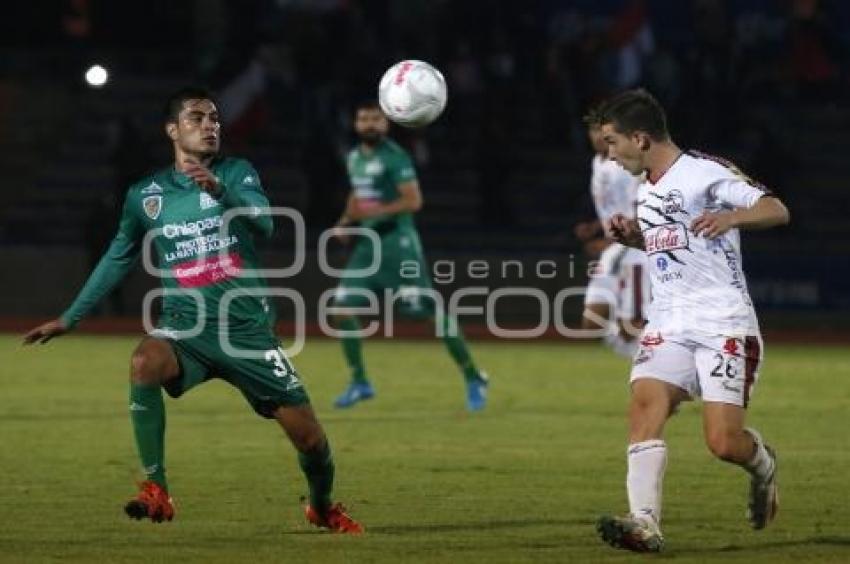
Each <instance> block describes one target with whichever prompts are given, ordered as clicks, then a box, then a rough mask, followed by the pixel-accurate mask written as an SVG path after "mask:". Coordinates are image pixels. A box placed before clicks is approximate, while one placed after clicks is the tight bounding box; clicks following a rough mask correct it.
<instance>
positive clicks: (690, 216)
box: [637, 152, 766, 336]
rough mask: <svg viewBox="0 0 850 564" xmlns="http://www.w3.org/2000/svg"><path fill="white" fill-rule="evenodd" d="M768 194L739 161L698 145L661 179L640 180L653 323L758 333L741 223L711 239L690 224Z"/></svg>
mask: <svg viewBox="0 0 850 564" xmlns="http://www.w3.org/2000/svg"><path fill="white" fill-rule="evenodd" d="M765 194H766V190H764V188H763V187H761V186H759V185H757V184H755V183H754V182H752V181H751V180H750V179H748V178H747V177H746V176H744V175H743V174H742V173H741V172H740V171H739V170H738V169H736V168H735V167H734V165H732V164H730V163H728V162H725V161H722V160H720V159H716V158H713V157H709V156H707V155H704V154H702V153H697V152H688V153H684V154H682V155H681V156H680V157H679V159H678V160H677V161H676V162H675V163H673V165H672V166H671V167H670V168H669V169H668V170H667V172H666V173H664V175H663V176H662V177H661V178H660V179H659V180H658V181H657V182H655V183H652V182H649V181H644V182H642V183H641V185H640V187H639V189H638V207H637V214H638V222H639V224H640V228H641V231H642V232H643V238H644V244H645V247H646V254H647V258H648V263H649V264H648V268H649V271H650V284H651V287H652V304H651V305H650V309H649V323H650V326H651V328H648V330H652V331H659V332H661V333H662V334H663V333H667V334H685V335H687V334H690V333H702V334H714V335H729V336H735V335H753V334H757V333H758V321H757V320H756V316H755V310H754V309H753V304H752V301H751V300H750V296H749V292H748V291H747V282H746V280H745V278H744V271H743V269H742V266H741V239H740V235H739V233H738V230H737V229H732V230H730V231H728V232H727V233H725V234H724V235H722V236H720V237H718V238H716V239H713V240H712V239H707V238H705V237H703V236H699V237H697V236H695V235H694V234H693V233H692V232H691V230H690V226H691V223H692V222H693V221H694V220H695V219H696V218H697V217H699V216H700V215H702V214H703V213H704V212H717V211H722V210H731V209H733V208H736V207H738V208H749V207H752V206H753V205H755V203H756V202H757V201H758V199H759V198H761V197H762V196H764V195H765Z"/></svg>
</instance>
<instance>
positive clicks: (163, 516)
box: [124, 480, 174, 523]
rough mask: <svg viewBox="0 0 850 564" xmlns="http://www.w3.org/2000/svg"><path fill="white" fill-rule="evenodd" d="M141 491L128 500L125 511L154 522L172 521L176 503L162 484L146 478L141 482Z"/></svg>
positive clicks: (132, 515)
mask: <svg viewBox="0 0 850 564" xmlns="http://www.w3.org/2000/svg"><path fill="white" fill-rule="evenodd" d="M139 489H140V491H139V493H138V494H137V495H136V497H135V498H133V499H131V500H130V501H128V502H127V505H125V506H124V512H125V513H127V515H128V516H129V517H132V518H133V519H145V518H147V519H150V520H151V521H153V522H154V523H161V522H163V521H171V520H172V519H173V518H174V504H173V501H172V499H171V497H170V496H169V495H168V492H166V491H165V490H164V489H163V488H162V486H160V485H159V484H157V483H156V482H151V481H150V480H145V481H144V482H142V483H140V484H139Z"/></svg>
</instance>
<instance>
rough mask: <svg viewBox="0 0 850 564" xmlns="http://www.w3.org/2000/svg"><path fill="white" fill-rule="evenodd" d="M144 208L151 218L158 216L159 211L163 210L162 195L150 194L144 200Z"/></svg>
mask: <svg viewBox="0 0 850 564" xmlns="http://www.w3.org/2000/svg"><path fill="white" fill-rule="evenodd" d="M142 208H144V210H145V215H147V216H148V217H149V218H151V219H156V218H158V217H159V212H161V211H162V196H148V197H147V198H145V199H144V200H142Z"/></svg>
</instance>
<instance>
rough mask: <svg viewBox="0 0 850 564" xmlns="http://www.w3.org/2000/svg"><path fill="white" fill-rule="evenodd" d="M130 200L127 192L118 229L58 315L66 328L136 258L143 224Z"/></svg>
mask: <svg viewBox="0 0 850 564" xmlns="http://www.w3.org/2000/svg"><path fill="white" fill-rule="evenodd" d="M132 202H133V198H132V195H131V194H130V193H128V194H127V198H126V199H125V201H124V209H123V211H122V213H121V222H120V223H119V224H118V233H117V234H116V235H115V238H114V239H112V243H110V245H109V248H108V249H107V250H106V253H104V255H103V257H101V259H100V262H98V263H97V266H96V267H95V269H94V270H93V271H92V273H91V274H90V275H89V278H88V280H86V283H85V285H84V286H83V289H82V290H80V293H79V294H77V298H76V299H75V300H74V302H73V303H72V304H71V307H69V308H68V309H67V310H65V313H63V314H62V316H61V320H62V322H63V323H64V324H65V326H66V327H68V328H69V329H70V328H72V327H74V326H75V325H76V324H77V323H78V322H79V321H80V319H82V318H83V317H85V316H86V314H87V313H88V312H89V311H91V309H92V308H93V307H94V306H95V305H96V304H97V302H99V301H100V300H101V298H103V297H104V296H105V295H107V294H108V293H109V292H110V291H111V290H112V288H114V287H115V286H116V285H117V284H118V283H119V282H120V281H121V280H123V279H124V277H125V276H126V275H127V273H128V272H129V271H130V269H131V268H133V265H134V264H135V263H136V260H137V259H138V258H139V252H140V250H141V241H142V238H143V237H144V226H143V225H142V223H141V222H140V221H139V217H138V216H137V215H136V214H137V211H138V209H141V206H133V205H132Z"/></svg>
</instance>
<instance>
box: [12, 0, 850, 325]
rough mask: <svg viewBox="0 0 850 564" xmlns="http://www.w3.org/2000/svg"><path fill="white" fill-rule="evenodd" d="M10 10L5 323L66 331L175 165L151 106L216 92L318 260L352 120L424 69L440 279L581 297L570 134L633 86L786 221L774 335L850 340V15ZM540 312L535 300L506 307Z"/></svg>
mask: <svg viewBox="0 0 850 564" xmlns="http://www.w3.org/2000/svg"><path fill="white" fill-rule="evenodd" d="M16 12H17V15H16V17H14V18H11V17H9V18H3V20H2V21H0V38H2V39H0V41H2V47H0V53H2V57H0V149H2V150H0V166H2V170H3V178H4V187H3V191H2V198H0V260H2V264H3V274H2V279H0V290H2V291H0V316H2V317H5V318H7V319H12V318H21V317H28V318H33V317H46V316H50V315H54V314H58V313H59V312H60V311H61V310H62V308H63V307H64V306H65V305H66V304H67V302H68V300H70V299H71V298H72V297H73V295H74V294H75V292H76V291H77V289H78V288H79V286H80V284H81V283H82V282H83V280H84V279H85V276H86V274H87V273H88V271H89V270H90V268H91V267H92V266H93V264H94V261H95V260H96V258H97V257H98V256H99V255H100V253H101V252H102V251H103V249H104V248H105V246H106V245H107V244H108V241H109V239H110V238H111V236H112V234H113V233H114V230H115V225H116V218H117V214H118V209H119V206H120V202H121V200H122V198H123V192H124V190H126V187H127V185H128V184H129V182H130V181H132V180H133V179H135V178H136V177H138V176H139V175H141V174H143V173H144V172H145V171H148V170H152V169H155V168H157V167H160V166H164V165H167V164H168V162H169V158H170V147H169V145H168V144H167V143H166V141H165V138H164V137H163V134H162V131H161V129H162V128H161V106H162V102H163V100H164V98H165V97H166V96H167V95H168V93H170V92H171V91H173V90H175V89H176V88H177V87H179V86H181V85H183V84H186V83H204V84H207V85H209V86H211V87H213V88H214V89H215V90H216V91H217V92H218V94H219V98H220V102H221V106H222V111H223V115H224V120H225V135H224V141H225V148H226V150H227V151H228V152H231V153H234V154H239V155H242V156H245V157H247V158H248V159H250V160H251V161H252V162H253V163H254V164H255V166H256V167H257V169H258V170H259V171H260V173H261V176H262V178H263V183H264V185H265V187H266V190H267V191H268V193H269V196H270V198H271V200H272V201H273V203H275V204H276V205H287V206H292V207H294V208H296V209H298V210H299V211H301V212H302V213H303V214H304V216H305V218H306V220H307V226H308V249H315V243H316V240H317V238H318V235H319V233H320V232H321V231H322V230H323V229H326V228H328V227H330V226H331V225H332V224H333V222H334V221H335V219H336V217H337V216H338V215H339V212H340V210H341V208H342V205H343V201H344V198H345V196H346V193H347V190H348V186H347V181H346V177H345V171H344V168H343V161H342V158H343V155H344V152H345V151H346V150H347V148H348V147H349V146H350V144H351V142H352V137H351V131H350V110H351V106H352V104H353V103H354V102H356V101H358V100H361V99H364V98H369V97H374V95H375V89H376V85H377V81H378V78H379V77H380V75H381V74H382V72H383V71H384V70H385V69H386V68H387V67H388V66H389V65H390V64H392V63H393V62H395V61H397V60H400V59H402V58H417V59H423V60H427V61H429V62H431V63H433V64H434V65H436V66H437V67H438V68H440V69H441V70H442V71H443V72H444V73H445V75H446V77H447V80H448V84H449V91H450V94H449V96H450V97H449V105H448V108H447V111H446V113H445V114H444V116H442V117H441V119H440V120H439V121H438V122H437V123H436V124H434V125H433V126H431V127H429V128H427V129H425V130H420V131H408V130H402V129H399V128H396V129H394V131H393V136H395V137H397V139H398V140H399V141H400V142H401V143H402V144H404V145H405V146H406V147H408V148H409V149H410V151H411V153H412V154H413V155H414V158H415V160H416V163H417V166H418V169H419V172H420V179H421V181H422V186H423V191H424V194H425V200H426V206H425V209H424V210H423V212H422V213H421V214H420V215H419V216H418V220H417V221H418V225H419V226H420V228H421V231H422V235H423V239H424V242H425V247H426V251H427V253H428V255H429V258H430V259H431V260H437V259H441V258H447V259H453V260H457V261H459V264H461V265H463V264H467V263H468V261H469V260H473V259H479V260H488V261H490V263H491V265H493V270H492V272H499V271H500V267H499V265H500V264H502V262H503V261H505V260H520V261H522V262H523V263H524V264H525V265H526V269H525V270H524V271H523V272H522V276H519V275H518V272H517V271H516V270H511V273H510V275H509V276H508V277H501V276H493V277H491V278H490V279H487V280H485V281H484V283H486V284H488V285H489V286H505V285H510V284H514V285H527V286H540V287H543V288H544V289H546V291H547V292H550V293H551V292H553V291H556V290H557V288H558V287H562V286H563V285H566V284H576V283H578V284H580V283H581V282H582V281H583V265H584V263H586V261H587V258H586V257H584V256H583V254H582V249H581V247H580V245H579V243H578V242H577V241H576V240H575V238H574V237H573V235H572V226H573V224H574V223H575V222H576V221H578V220H580V219H584V218H586V217H588V216H589V214H590V213H591V207H590V202H589V198H588V195H587V193H588V175H589V159H590V152H589V148H588V146H587V143H586V141H585V137H584V132H583V129H582V124H581V119H580V118H581V115H582V113H583V111H584V110H585V109H586V108H587V107H588V106H589V105H591V104H593V103H594V102H596V101H598V100H600V99H601V98H603V97H605V96H606V95H608V94H611V93H612V92H615V91H617V90H619V89H622V88H627V87H632V86H637V85H642V86H645V87H647V88H649V89H650V90H651V91H652V92H653V93H655V94H656V95H657V96H658V98H659V99H660V100H661V101H662V102H663V103H664V104H665V106H666V107H667V108H668V113H669V118H670V122H671V125H672V131H673V135H674V138H675V139H676V140H677V141H678V142H679V144H680V145H681V146H683V147H686V148H697V149H701V150H704V151H706V152H710V153H715V154H719V155H723V156H726V157H728V158H730V159H731V160H733V161H735V162H736V163H737V164H738V165H739V166H740V167H741V168H742V169H744V170H745V171H746V172H748V173H749V174H750V175H751V176H753V177H755V178H757V179H759V180H761V181H762V182H763V183H765V184H766V185H768V187H770V188H771V189H772V190H774V191H775V192H776V193H777V194H778V195H779V196H781V197H782V198H783V199H784V200H785V201H786V203H787V204H788V206H789V208H790V209H791V212H792V221H793V223H792V225H791V226H789V227H787V228H782V229H777V230H774V231H771V232H767V233H749V234H747V235H746V236H745V263H744V267H745V270H746V271H747V273H748V276H749V279H750V286H751V291H752V293H753V295H754V298H755V300H756V302H757V305H758V306H759V310H760V311H761V312H762V315H763V319H766V320H767V323H769V324H772V325H775V326H779V327H787V328H789V329H795V330H803V331H806V330H810V329H811V330H817V331H824V330H837V329H846V328H847V326H848V323H847V322H846V321H845V318H846V317H847V313H848V311H850V293H848V290H850V288H848V285H847V282H846V281H847V280H848V277H850V266H849V265H850V260H848V259H850V221H848V220H847V218H846V213H847V210H848V208H850V192H848V190H847V183H848V179H850V158H848V155H847V147H848V143H847V139H848V133H850V105H849V104H848V93H850V88H848V86H850V83H848V77H849V76H850V75H848V59H847V53H848V48H850V25H848V22H850V3H847V2H839V1H834V2H827V1H823V0H821V1H818V0H787V1H780V0H741V1H734V2H733V1H727V2H724V1H721V0H693V1H676V0H647V1H640V0H635V1H632V0H625V1H614V0H595V1H590V0H575V1H566V0H564V1H557V0H527V1H521V2H517V1H485V0H454V1H452V0H404V1H401V0H397V1H392V0H382V1H367V0H361V1H357V0H278V1H271V0H267V1H239V2H236V1H226V0H204V1H201V0H196V1H185V2H174V1H163V0H152V1H148V2H141V3H132V4H129V3H123V2H110V1H107V0H101V1H97V0H89V1H85V0H80V1H55V2H32V3H28V4H25V5H20V6H17V7H16ZM94 63H99V64H102V65H103V66H105V67H106V68H107V69H108V70H109V72H110V81H109V82H108V83H107V85H106V86H104V87H103V88H99V89H95V88H90V87H88V86H87V85H86V84H85V82H84V80H83V74H84V72H85V69H86V68H87V67H88V66H89V65H91V64H94ZM290 247H291V231H290V230H288V229H287V228H286V227H282V228H281V229H279V230H278V233H277V235H276V237H275V239H274V240H272V241H270V242H268V243H267V244H265V246H264V250H265V252H266V253H267V254H268V255H269V260H270V261H271V262H273V263H277V264H285V263H286V261H287V258H288V257H289V255H290ZM335 254H336V256H337V258H338V260H342V257H343V256H344V255H343V253H342V250H341V249H335ZM310 257H311V260H310V261H308V263H309V264H308V268H307V270H306V271H305V274H304V275H303V276H301V277H297V278H296V279H294V280H292V281H291V285H293V286H295V287H296V288H300V289H303V290H304V291H305V293H306V294H307V296H308V299H307V301H308V303H314V302H315V300H314V299H313V298H316V297H317V296H318V293H319V292H320V291H321V290H322V289H324V288H327V287H331V286H332V285H333V281H332V280H329V279H326V278H323V277H321V275H319V273H318V271H317V269H316V267H315V264H313V263H314V261H313V260H312V257H313V253H312V252H311V253H310ZM541 259H545V260H553V261H556V262H557V264H558V265H561V268H559V269H558V275H557V277H556V278H554V279H549V278H545V279H544V278H540V277H535V276H534V271H533V265H534V264H535V261H539V260H541ZM571 263H572V264H576V265H577V268H576V269H575V270H576V272H577V273H578V275H577V276H578V280H571V279H570V278H571V277H570V276H569V272H570V269H569V265H570V264H571ZM458 268H461V267H458ZM466 282H470V278H469V277H468V276H458V279H457V280H455V281H454V283H453V284H448V285H446V286H440V285H438V287H439V288H443V287H445V288H446V289H450V288H452V287H457V286H458V285H460V284H463V283H466ZM475 282H476V283H479V284H480V283H482V282H481V281H475ZM153 283H154V282H153V281H152V280H150V279H148V278H146V277H145V276H143V275H142V274H141V273H139V274H137V275H135V276H134V277H132V279H131V280H130V281H129V283H128V285H127V286H126V287H125V288H124V289H123V290H122V291H119V292H117V293H116V295H115V296H114V297H113V298H111V299H110V300H107V302H106V303H105V304H104V306H103V307H102V308H101V309H100V311H99V314H101V315H113V316H114V315H119V316H136V315H137V312H138V304H139V303H140V296H141V294H142V293H143V291H144V289H146V288H148V287H150V286H151V285H152V284H153ZM529 315H533V311H531V312H529V310H528V305H527V304H526V305H523V304H520V303H516V304H513V305H511V306H509V307H508V310H507V317H509V318H510V317H514V318H516V319H521V318H525V317H528V316H529Z"/></svg>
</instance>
